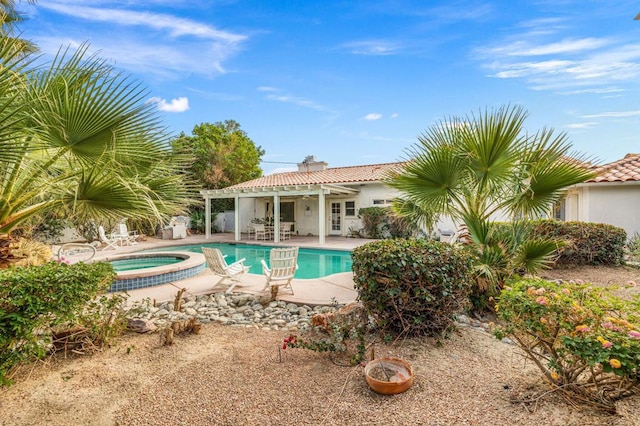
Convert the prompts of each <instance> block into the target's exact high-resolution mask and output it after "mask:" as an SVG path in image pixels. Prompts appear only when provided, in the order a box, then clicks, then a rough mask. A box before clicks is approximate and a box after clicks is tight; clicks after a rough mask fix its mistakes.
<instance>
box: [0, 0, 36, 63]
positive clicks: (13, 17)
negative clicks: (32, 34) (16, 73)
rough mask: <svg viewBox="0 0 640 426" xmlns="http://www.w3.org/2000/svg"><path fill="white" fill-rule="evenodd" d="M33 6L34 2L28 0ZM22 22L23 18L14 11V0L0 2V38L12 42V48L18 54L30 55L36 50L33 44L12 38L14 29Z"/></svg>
mask: <svg viewBox="0 0 640 426" xmlns="http://www.w3.org/2000/svg"><path fill="white" fill-rule="evenodd" d="M27 2H28V3H31V4H34V3H35V0H28V1H27ZM23 21H24V17H23V16H22V14H21V13H20V12H18V11H17V10H16V2H15V0H0V37H2V38H9V39H12V40H13V41H14V43H13V46H12V48H13V49H15V50H16V52H17V53H20V54H30V53H34V52H36V51H37V50H38V48H37V47H36V45H35V44H33V43H31V42H30V41H28V40H24V39H21V38H17V37H14V35H15V32H16V27H17V25H18V24H19V23H21V22H23Z"/></svg>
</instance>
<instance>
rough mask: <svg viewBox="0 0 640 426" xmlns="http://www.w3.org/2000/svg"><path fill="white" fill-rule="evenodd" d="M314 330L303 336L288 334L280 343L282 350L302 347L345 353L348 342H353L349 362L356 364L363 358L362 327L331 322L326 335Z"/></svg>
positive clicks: (363, 337) (363, 341)
mask: <svg viewBox="0 0 640 426" xmlns="http://www.w3.org/2000/svg"><path fill="white" fill-rule="evenodd" d="M314 331H315V333H308V334H306V335H305V337H301V336H297V335H293V334H292V335H289V336H288V337H286V338H285V339H284V341H283V343H282V350H286V349H287V348H302V349H309V350H311V351H315V352H340V353H346V352H348V351H349V344H350V342H355V350H354V353H353V354H352V355H351V356H350V359H349V363H350V364H351V365H356V364H359V363H360V362H362V361H363V360H364V357H365V350H366V342H365V330H364V327H361V326H354V327H349V328H344V327H341V326H339V325H337V324H332V325H331V331H330V332H329V334H328V335H324V334H319V333H317V331H318V330H314Z"/></svg>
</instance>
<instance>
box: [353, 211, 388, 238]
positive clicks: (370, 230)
mask: <svg viewBox="0 0 640 426" xmlns="http://www.w3.org/2000/svg"><path fill="white" fill-rule="evenodd" d="M386 216H387V210H386V209H384V208H382V207H365V208H362V209H360V210H358V217H359V218H360V219H361V220H362V227H363V229H364V236H365V237H366V238H383V235H384V231H385V230H386V226H387V224H386V221H385V218H386Z"/></svg>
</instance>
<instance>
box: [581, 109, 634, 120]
mask: <svg viewBox="0 0 640 426" xmlns="http://www.w3.org/2000/svg"><path fill="white" fill-rule="evenodd" d="M639 115H640V111H610V112H601V113H599V114H590V115H583V116H582V118H626V117H637V116H639Z"/></svg>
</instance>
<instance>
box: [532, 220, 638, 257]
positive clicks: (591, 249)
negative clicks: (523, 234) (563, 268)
mask: <svg viewBox="0 0 640 426" xmlns="http://www.w3.org/2000/svg"><path fill="white" fill-rule="evenodd" d="M532 232H533V235H535V236H537V237H540V238H556V239H560V240H565V241H567V242H568V244H567V245H566V246H565V247H564V248H563V249H561V250H560V251H559V256H558V258H557V260H556V264H558V265H578V266H579V265H618V264H620V263H622V261H623V258H624V246H625V243H626V240H627V234H626V232H625V230H624V229H622V228H618V227H615V226H612V225H606V224H603V223H590V222H562V221H557V220H539V221H535V222H534V226H533V230H532Z"/></svg>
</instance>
